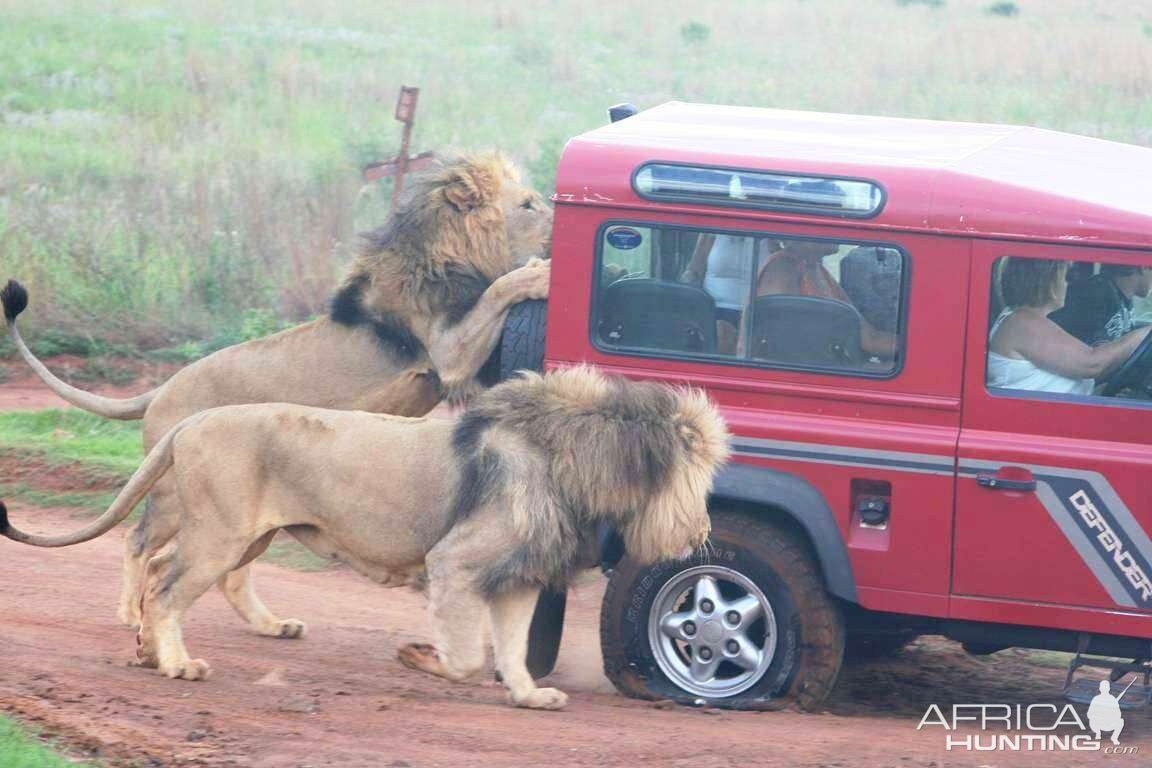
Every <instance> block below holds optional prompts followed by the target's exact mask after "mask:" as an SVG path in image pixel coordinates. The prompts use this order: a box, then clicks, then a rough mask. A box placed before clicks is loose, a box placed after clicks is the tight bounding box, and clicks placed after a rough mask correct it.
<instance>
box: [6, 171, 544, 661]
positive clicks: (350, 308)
mask: <svg viewBox="0 0 1152 768" xmlns="http://www.w3.org/2000/svg"><path fill="white" fill-rule="evenodd" d="M551 228H552V212H551V209H550V207H549V206H548V205H546V204H545V202H544V200H543V199H542V198H541V196H540V195H539V194H538V193H536V192H535V191H533V190H531V189H529V188H527V187H525V186H523V185H522V184H521V183H520V182H519V180H518V176H517V173H516V170H515V168H514V167H513V166H512V165H511V164H510V163H508V162H507V161H506V160H504V159H503V157H501V156H500V155H499V154H488V155H480V156H473V157H464V158H461V159H456V160H448V161H442V162H441V164H440V165H439V167H437V168H436V169H435V170H434V171H432V172H430V173H427V174H424V175H422V176H421V177H418V178H417V179H416V180H415V181H414V182H413V183H412V184H411V185H410V186H409V188H408V191H407V195H406V197H405V200H404V202H402V203H401V204H400V205H399V206H398V207H397V210H396V211H395V213H394V214H393V215H392V216H391V217H390V219H389V221H388V223H386V224H385V225H384V226H383V227H381V228H380V229H378V230H376V231H374V232H372V233H370V234H368V235H367V236H366V238H365V246H364V248H363V250H362V253H361V254H360V256H359V257H358V258H357V259H356V260H355V262H354V263H353V264H352V266H351V268H350V270H349V271H348V274H347V276H346V277H345V279H344V281H343V283H342V284H341V285H340V287H339V289H338V290H337V292H336V294H335V296H334V298H333V300H332V303H331V310H330V312H329V313H328V315H327V316H324V317H321V318H319V319H316V320H313V321H311V322H308V323H305V324H303V325H300V326H297V327H295V328H291V329H288V330H286V331H283V332H281V333H277V334H275V335H272V336H269V337H267V338H263V339H257V340H255V341H249V342H247V343H244V344H238V345H236V346H232V347H228V348H226V349H223V350H220V351H219V352H216V353H215V354H212V355H209V356H207V357H205V358H203V359H201V360H199V361H197V362H195V363H193V364H191V365H189V366H188V367H186V368H184V369H182V370H180V371H179V372H177V373H176V374H175V375H174V376H173V377H172V378H171V379H169V380H168V381H167V382H165V383H164V384H162V385H161V386H159V387H157V388H156V389H154V390H152V391H151V392H146V393H144V394H142V395H139V396H137V397H133V398H128V399H124V400H116V399H112V398H107V397H100V396H97V395H94V394H92V393H89V392H84V391H82V390H80V389H77V388H75V387H72V386H70V385H69V384H66V383H65V382H63V381H61V380H60V379H58V378H57V377H55V376H54V375H53V374H52V373H51V372H50V371H49V370H48V369H47V368H46V367H45V366H44V365H43V364H42V363H41V362H40V361H39V360H37V359H36V357H35V356H34V355H33V354H32V352H31V351H30V350H29V349H28V347H27V346H26V345H25V344H24V341H23V340H22V339H21V337H20V332H19V330H18V329H17V327H16V317H17V316H18V315H19V314H20V313H21V312H22V311H23V310H24V309H25V307H26V306H27V303H28V296H27V292H26V291H25V290H24V289H23V287H21V286H20V285H19V284H18V283H16V282H15V281H9V283H8V285H7V287H6V288H5V289H4V290H3V291H2V292H0V299H2V300H3V305H4V314H5V317H6V319H7V321H8V328H9V331H10V334H11V336H12V340H13V342H14V343H15V345H16V348H17V350H19V352H20V354H21V356H23V358H24V360H25V361H26V362H27V363H28V364H29V365H30V366H31V367H32V368H33V370H35V371H36V373H37V374H39V376H40V378H41V379H43V380H44V382H45V383H46V384H47V385H48V386H49V387H50V388H51V389H52V391H53V392H55V393H56V394H58V395H59V396H60V397H62V398H64V399H65V400H67V401H68V402H69V403H71V404H72V405H74V406H76V407H78V408H82V409H84V410H86V411H90V412H92V413H96V414H99V415H101V416H106V417H109V418H115V419H140V418H143V420H144V424H143V438H144V449H145V451H149V450H151V449H152V448H153V447H154V446H155V445H156V444H157V441H158V440H160V438H161V437H162V436H163V435H164V434H165V433H167V432H168V431H169V430H170V429H171V428H172V427H173V426H174V425H175V424H177V423H179V422H180V421H181V420H182V419H184V418H185V417H187V416H189V415H191V414H194V413H197V412H199V411H203V410H206V409H209V408H214V407H217V406H222V405H232V404H241V403H263V402H288V403H297V404H300V405H312V406H318V407H324V408H337V409H347V410H361V411H372V412H377V413H390V414H397V415H402V416H420V415H423V414H425V413H427V412H429V411H430V410H431V409H432V408H433V407H435V406H436V405H437V404H438V403H439V402H440V401H441V400H442V399H444V398H445V397H447V398H449V399H451V400H454V401H463V400H466V399H467V397H468V396H469V395H470V394H471V393H473V392H474V391H475V390H476V388H477V387H478V385H477V383H476V377H477V372H478V371H479V370H480V369H481V367H482V366H483V365H484V363H485V361H486V360H487V359H488V358H489V356H490V355H491V354H492V351H493V349H494V348H495V346H496V344H497V343H498V342H499V338H500V334H501V331H502V328H503V324H504V320H505V317H506V315H507V311H508V309H509V307H510V306H512V305H514V304H516V303H518V302H520V301H523V300H526V299H540V298H544V297H546V296H547V293H548V280H549V275H550V262H548V261H545V260H541V259H537V258H536V257H539V256H543V255H545V253H546V250H547V248H548V245H549V242H550V238H551ZM173 494H174V486H173V485H172V484H171V483H170V482H168V481H162V482H160V483H159V484H157V486H156V488H155V490H154V491H153V495H152V497H151V498H150V499H149V503H148V505H147V508H146V510H145V511H144V513H143V514H142V516H141V518H140V521H139V523H138V524H137V525H136V526H135V528H134V530H133V531H131V532H130V533H129V535H128V537H127V540H126V550H127V551H126V556H125V562H124V580H123V588H122V592H121V598H120V608H119V616H120V619H121V621H123V622H124V623H126V624H129V625H135V624H137V623H138V622H139V602H140V601H139V583H140V577H141V574H142V573H143V570H144V567H145V565H146V563H147V562H148V559H149V558H150V557H152V556H153V555H155V554H156V553H157V552H158V551H160V550H161V549H162V548H163V547H164V545H165V544H166V543H167V542H168V541H169V540H170V539H171V538H172V536H173V535H174V534H175V533H176V528H177V525H178V521H179V519H180V510H179V509H178V507H177V505H176V504H175V503H174V502H173V500H172V498H173ZM220 588H221V590H222V591H223V592H224V595H225V596H226V597H227V599H228V602H229V603H230V604H231V605H232V607H233V608H234V609H235V610H236V611H237V612H238V613H239V614H240V615H241V616H242V617H244V618H245V619H246V620H247V621H248V622H249V623H250V625H251V626H252V627H253V629H254V630H255V631H256V632H258V633H259V634H262V635H269V636H272V637H285V638H291V637H298V636H300V635H301V634H302V633H303V632H304V629H305V627H304V624H303V623H302V622H300V621H298V620H296V619H285V620H281V619H279V618H277V617H276V616H275V615H273V614H272V612H271V611H269V609H268V608H267V607H265V605H264V604H263V603H262V602H261V601H260V599H259V598H258V597H257V595H256V593H255V591H254V590H253V588H252V584H251V580H250V576H249V573H248V570H247V569H240V570H239V571H234V572H232V573H230V574H229V575H228V577H227V578H226V579H225V580H224V581H222V582H221V584H220Z"/></svg>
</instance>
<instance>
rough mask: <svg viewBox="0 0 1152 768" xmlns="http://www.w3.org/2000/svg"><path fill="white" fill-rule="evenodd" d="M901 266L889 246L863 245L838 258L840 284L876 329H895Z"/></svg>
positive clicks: (900, 261)
mask: <svg viewBox="0 0 1152 768" xmlns="http://www.w3.org/2000/svg"><path fill="white" fill-rule="evenodd" d="M903 267H904V265H903V262H902V260H901V259H900V254H899V253H897V252H896V251H894V250H892V249H891V248H875V247H872V246H864V245H862V246H858V247H856V248H853V249H852V250H851V251H849V252H848V255H847V256H845V257H844V258H843V259H841V260H840V287H841V288H843V289H844V293H846V294H848V298H850V299H852V303H853V304H854V305H855V306H856V309H858V310H859V311H860V314H861V315H862V316H863V317H864V319H865V320H867V321H868V322H869V323H871V324H872V327H873V328H875V329H876V330H878V331H884V332H885V333H896V331H897V328H896V325H897V323H898V321H899V318H900V277H901V272H902V271H903Z"/></svg>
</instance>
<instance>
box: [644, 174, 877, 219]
mask: <svg viewBox="0 0 1152 768" xmlns="http://www.w3.org/2000/svg"><path fill="white" fill-rule="evenodd" d="M633 186H634V187H635V189H636V192H637V194H639V195H640V196H641V197H647V198H653V199H657V200H687V201H694V202H703V203H716V204H720V205H738V206H748V207H755V208H770V209H773V210H784V211H796V212H803V213H815V214H825V215H832V216H857V217H867V216H875V215H876V214H877V213H879V212H880V208H881V206H882V205H883V204H884V193H883V191H882V190H881V189H880V186H879V185H878V184H876V183H874V182H871V181H866V180H864V179H841V178H831V177H826V176H800V175H796V174H786V173H765V172H762V171H745V170H739V169H731V168H710V167H707V166H704V167H695V166H688V165H666V164H662V163H650V164H648V165H645V166H643V167H642V168H640V170H639V171H637V172H636V177H635V179H634V180H633Z"/></svg>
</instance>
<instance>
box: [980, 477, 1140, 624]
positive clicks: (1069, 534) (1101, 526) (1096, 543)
mask: <svg viewBox="0 0 1152 768" xmlns="http://www.w3.org/2000/svg"><path fill="white" fill-rule="evenodd" d="M1004 463H1005V462H995V461H985V460H974V459H964V460H963V465H962V466H961V467H960V472H959V474H960V476H961V477H974V476H975V475H976V474H977V473H979V472H986V471H988V470H994V469H997V468H999V467H1001V466H1003V464H1004ZM1014 466H1021V467H1024V468H1026V469H1029V470H1031V471H1032V473H1033V474H1034V476H1035V478H1036V498H1037V499H1039V501H1040V503H1041V504H1043V505H1044V509H1045V510H1047V512H1048V516H1049V517H1051V518H1052V522H1053V523H1055V524H1056V527H1057V528H1059V529H1060V532H1061V533H1063V534H1064V537H1065V538H1066V539H1068V543H1069V544H1071V545H1072V548H1073V549H1075V550H1076V553H1077V554H1078V555H1080V559H1081V560H1083V562H1084V565H1085V566H1086V567H1087V568H1088V570H1090V571H1091V572H1092V575H1093V576H1095V577H1096V580H1097V581H1098V582H1099V583H1100V586H1102V587H1103V588H1104V590H1105V591H1106V592H1107V593H1108V595H1109V596H1110V597H1111V598H1112V600H1113V601H1114V602H1115V603H1116V604H1117V605H1119V606H1123V607H1125V608H1137V609H1140V610H1145V611H1148V610H1152V541H1149V538H1148V534H1147V532H1146V531H1145V530H1144V529H1143V527H1141V525H1140V523H1139V522H1137V520H1136V518H1135V517H1134V516H1133V515H1132V511H1131V510H1130V509H1128V506H1127V505H1126V504H1125V503H1124V501H1123V500H1122V499H1121V498H1120V496H1119V495H1118V494H1117V493H1116V489H1115V488H1113V487H1112V484H1111V483H1109V482H1108V478H1106V477H1104V475H1102V474H1100V473H1099V472H1092V471H1089V470H1083V469H1071V468H1067V467H1047V466H1039V465H1033V464H1014Z"/></svg>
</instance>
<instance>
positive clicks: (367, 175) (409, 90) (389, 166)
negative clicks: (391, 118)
mask: <svg viewBox="0 0 1152 768" xmlns="http://www.w3.org/2000/svg"><path fill="white" fill-rule="evenodd" d="M419 97H420V89H419V88H413V87H410V86H407V85H402V86H400V96H399V97H398V98H397V99H396V119H397V120H398V121H400V122H401V123H403V124H404V128H403V129H402V130H401V134H400V153H399V154H397V155H396V156H395V157H392V158H389V159H387V160H384V161H382V162H379V163H373V164H371V165H369V166H368V167H366V168H365V169H364V180H365V181H377V180H379V179H382V178H384V177H385V176H392V177H394V178H395V182H394V183H393V185H392V209H393V210H395V209H396V204H397V202H398V201H399V200H400V192H401V191H402V190H403V189H404V174H406V173H407V172H408V171H416V170H419V169H421V168H424V167H426V166H428V165H430V164H431V162H432V158H433V153H432V152H421V153H420V154H418V155H416V156H415V157H409V156H408V142H409V140H410V139H411V138H412V125H413V123H415V122H416V101H417V99H419Z"/></svg>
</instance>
